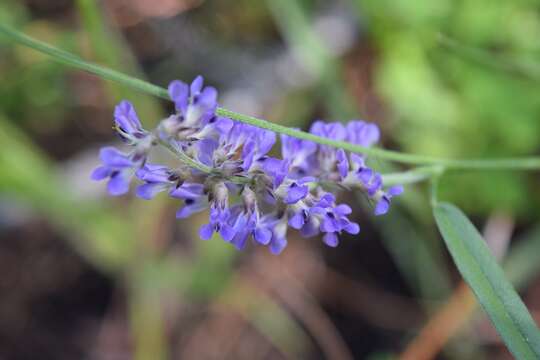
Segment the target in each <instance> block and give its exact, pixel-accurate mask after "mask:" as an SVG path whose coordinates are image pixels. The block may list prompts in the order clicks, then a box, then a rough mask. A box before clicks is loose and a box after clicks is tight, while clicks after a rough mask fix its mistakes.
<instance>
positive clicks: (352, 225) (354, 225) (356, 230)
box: [343, 222, 360, 235]
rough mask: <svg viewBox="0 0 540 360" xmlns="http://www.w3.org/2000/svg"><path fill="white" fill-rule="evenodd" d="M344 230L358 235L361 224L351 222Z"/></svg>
mask: <svg viewBox="0 0 540 360" xmlns="http://www.w3.org/2000/svg"><path fill="white" fill-rule="evenodd" d="M343 230H345V231H346V232H348V233H349V234H352V235H356V234H358V233H359V232H360V225H358V224H357V223H354V222H349V223H348V224H347V225H345V226H344V227H343Z"/></svg>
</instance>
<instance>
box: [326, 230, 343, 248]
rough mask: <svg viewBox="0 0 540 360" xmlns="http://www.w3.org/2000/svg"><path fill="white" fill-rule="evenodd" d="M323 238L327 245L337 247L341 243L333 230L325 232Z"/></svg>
mask: <svg viewBox="0 0 540 360" xmlns="http://www.w3.org/2000/svg"><path fill="white" fill-rule="evenodd" d="M322 240H323V242H324V243H325V244H326V245H328V246H330V247H336V246H338V244H339V239H338V237H337V234H336V233H333V232H332V233H327V234H324V236H323V239H322Z"/></svg>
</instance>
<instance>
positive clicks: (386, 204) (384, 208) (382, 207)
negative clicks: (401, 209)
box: [375, 196, 390, 216]
mask: <svg viewBox="0 0 540 360" xmlns="http://www.w3.org/2000/svg"><path fill="white" fill-rule="evenodd" d="M389 208H390V200H389V199H388V198H387V197H386V196H383V197H382V198H381V199H380V200H379V202H378V203H377V205H376V206H375V215H377V216H379V215H384V214H386V213H387V212H388V209H389Z"/></svg>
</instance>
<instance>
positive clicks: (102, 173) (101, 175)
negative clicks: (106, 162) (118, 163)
mask: <svg viewBox="0 0 540 360" xmlns="http://www.w3.org/2000/svg"><path fill="white" fill-rule="evenodd" d="M111 173H112V171H111V169H109V168H108V167H105V166H100V167H97V168H96V169H95V170H94V171H93V172H92V175H90V178H91V179H92V180H95V181H99V180H103V179H105V178H108V177H109V176H110V175H111Z"/></svg>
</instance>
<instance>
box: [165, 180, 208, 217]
mask: <svg viewBox="0 0 540 360" xmlns="http://www.w3.org/2000/svg"><path fill="white" fill-rule="evenodd" d="M170 196H171V197H173V198H177V199H183V200H184V206H183V207H182V208H180V209H179V210H178V211H177V212H176V218H177V219H185V218H188V217H190V216H191V215H192V214H195V213H198V212H201V211H203V210H205V209H206V208H207V207H208V198H207V197H206V196H205V194H204V185H203V184H198V183H188V182H184V183H183V184H182V185H181V186H179V187H177V188H175V189H173V190H172V191H171V192H170Z"/></svg>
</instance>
